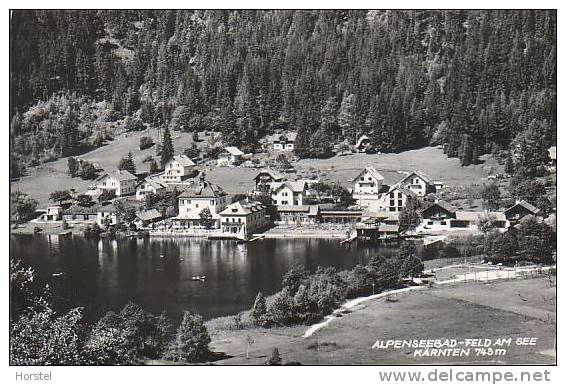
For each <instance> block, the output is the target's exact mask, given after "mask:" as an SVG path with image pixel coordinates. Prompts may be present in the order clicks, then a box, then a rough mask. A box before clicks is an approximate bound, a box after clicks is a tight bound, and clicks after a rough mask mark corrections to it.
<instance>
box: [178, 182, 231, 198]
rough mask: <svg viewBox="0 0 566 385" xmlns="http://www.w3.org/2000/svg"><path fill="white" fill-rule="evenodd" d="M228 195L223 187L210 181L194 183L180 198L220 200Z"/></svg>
mask: <svg viewBox="0 0 566 385" xmlns="http://www.w3.org/2000/svg"><path fill="white" fill-rule="evenodd" d="M224 195H226V193H225V192H224V190H223V189H222V187H220V186H218V185H217V184H214V183H210V182H209V181H204V182H196V183H193V184H192V185H191V186H190V187H189V188H188V189H186V190H185V191H183V192H182V193H181V195H179V198H218V197H221V196H224Z"/></svg>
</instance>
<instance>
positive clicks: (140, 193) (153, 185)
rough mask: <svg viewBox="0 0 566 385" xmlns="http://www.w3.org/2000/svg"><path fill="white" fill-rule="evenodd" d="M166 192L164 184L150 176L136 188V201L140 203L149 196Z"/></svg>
mask: <svg viewBox="0 0 566 385" xmlns="http://www.w3.org/2000/svg"><path fill="white" fill-rule="evenodd" d="M165 190H166V187H165V185H164V184H162V183H161V182H159V181H158V180H157V179H156V178H153V177H151V176H148V177H147V178H145V179H143V180H142V181H141V182H139V183H138V184H137V186H136V199H137V200H138V201H143V200H145V197H146V195H147V194H149V193H152V194H158V193H160V192H163V191H165Z"/></svg>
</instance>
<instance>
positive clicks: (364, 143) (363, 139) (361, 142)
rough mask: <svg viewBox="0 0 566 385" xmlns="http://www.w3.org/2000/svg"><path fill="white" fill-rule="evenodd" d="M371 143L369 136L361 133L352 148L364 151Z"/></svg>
mask: <svg viewBox="0 0 566 385" xmlns="http://www.w3.org/2000/svg"><path fill="white" fill-rule="evenodd" d="M370 145H371V143H370V140H369V137H368V136H367V135H362V136H360V137H359V138H358V140H357V141H356V144H355V145H354V148H355V149H356V151H357V152H366V151H367V149H368V148H369V147H370Z"/></svg>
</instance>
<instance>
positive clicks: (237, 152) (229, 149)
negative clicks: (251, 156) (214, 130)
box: [224, 146, 244, 156]
mask: <svg viewBox="0 0 566 385" xmlns="http://www.w3.org/2000/svg"><path fill="white" fill-rule="evenodd" d="M224 150H225V151H227V152H229V153H230V154H231V155H234V156H242V155H244V153H243V152H242V151H240V149H239V148H238V147H234V146H228V147H226V148H224Z"/></svg>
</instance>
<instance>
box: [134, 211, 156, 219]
mask: <svg viewBox="0 0 566 385" xmlns="http://www.w3.org/2000/svg"><path fill="white" fill-rule="evenodd" d="M136 217H138V218H139V219H141V220H142V221H152V220H154V219H158V218H161V213H160V212H159V211H158V210H157V209H151V210H145V211H139V212H137V213H136Z"/></svg>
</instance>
